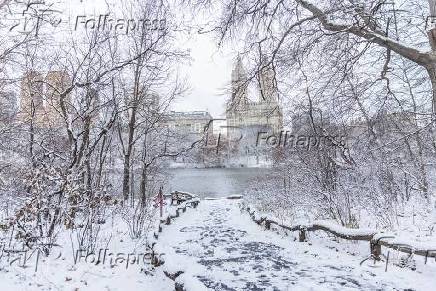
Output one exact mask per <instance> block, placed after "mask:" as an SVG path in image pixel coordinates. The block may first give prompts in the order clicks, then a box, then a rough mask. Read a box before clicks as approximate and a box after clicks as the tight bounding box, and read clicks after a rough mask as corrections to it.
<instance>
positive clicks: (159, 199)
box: [154, 187, 166, 217]
mask: <svg viewBox="0 0 436 291" xmlns="http://www.w3.org/2000/svg"><path fill="white" fill-rule="evenodd" d="M154 202H155V204H154V207H156V208H157V207H159V210H160V217H162V216H163V206H164V205H165V204H166V203H165V201H164V197H163V191H162V187H160V189H159V194H157V196H156V197H155V198H154Z"/></svg>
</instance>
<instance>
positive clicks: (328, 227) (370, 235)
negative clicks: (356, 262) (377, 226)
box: [242, 205, 436, 263]
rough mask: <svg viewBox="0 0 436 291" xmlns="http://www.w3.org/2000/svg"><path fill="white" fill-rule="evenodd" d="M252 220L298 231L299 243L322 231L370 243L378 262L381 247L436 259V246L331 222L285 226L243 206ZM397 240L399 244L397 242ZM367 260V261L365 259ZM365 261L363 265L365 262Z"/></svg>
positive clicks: (371, 250) (269, 226)
mask: <svg viewBox="0 0 436 291" xmlns="http://www.w3.org/2000/svg"><path fill="white" fill-rule="evenodd" d="M242 208H243V209H245V210H246V211H247V212H248V213H249V215H250V216H251V218H252V220H253V221H254V222H256V223H257V224H258V225H264V226H265V228H266V229H268V230H269V229H271V225H276V226H277V227H280V228H282V229H285V230H288V231H291V232H294V231H298V233H299V235H298V238H299V241H300V242H304V241H306V240H307V232H309V231H318V230H322V231H325V232H327V233H330V234H332V235H334V236H336V237H339V238H342V239H346V240H357V241H368V242H369V246H370V252H371V255H370V257H369V258H371V259H374V260H376V261H380V260H381V259H382V257H383V254H382V251H381V247H382V246H384V247H386V248H390V249H393V250H396V251H400V252H403V253H406V254H409V255H419V256H423V257H425V263H427V259H428V258H435V259H436V245H435V247H431V248H425V247H422V246H417V245H415V246H414V245H413V243H401V242H399V241H398V238H397V237H395V236H393V235H388V234H385V233H383V232H379V231H374V230H362V229H350V228H346V227H342V226H339V225H334V224H331V223H329V222H323V221H320V222H314V223H312V224H307V225H302V224H300V225H292V226H289V225H285V224H282V223H279V222H277V221H275V220H274V219H271V218H268V217H267V216H261V215H257V213H256V211H255V210H254V209H253V207H250V206H244V205H243V206H242ZM396 240H397V242H396ZM369 258H368V259H369ZM365 260H366V259H365ZM365 260H363V261H362V263H363V262H364V261H365Z"/></svg>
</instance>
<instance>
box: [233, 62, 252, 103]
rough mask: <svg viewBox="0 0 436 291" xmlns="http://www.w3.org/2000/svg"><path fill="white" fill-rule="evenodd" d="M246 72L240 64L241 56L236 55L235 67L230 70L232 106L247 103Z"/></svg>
mask: <svg viewBox="0 0 436 291" xmlns="http://www.w3.org/2000/svg"><path fill="white" fill-rule="evenodd" d="M247 87H248V86H247V74H246V72H245V69H244V65H243V64H242V60H241V57H240V56H238V58H237V60H236V64H235V67H234V68H233V71H232V98H231V103H232V105H233V106H238V105H244V104H247V103H248V96H247Z"/></svg>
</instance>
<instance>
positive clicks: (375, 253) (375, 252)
mask: <svg viewBox="0 0 436 291" xmlns="http://www.w3.org/2000/svg"><path fill="white" fill-rule="evenodd" d="M369 247H370V249H371V255H372V257H373V258H374V261H380V260H381V258H380V255H381V253H382V252H381V245H380V244H378V243H377V242H372V241H371V242H370V243H369Z"/></svg>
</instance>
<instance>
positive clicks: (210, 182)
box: [166, 168, 271, 198]
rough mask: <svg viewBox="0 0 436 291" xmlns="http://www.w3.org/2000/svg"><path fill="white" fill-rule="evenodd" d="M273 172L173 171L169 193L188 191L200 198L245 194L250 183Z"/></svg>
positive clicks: (250, 170)
mask: <svg viewBox="0 0 436 291" xmlns="http://www.w3.org/2000/svg"><path fill="white" fill-rule="evenodd" d="M270 172H271V170H270V169H265V168H235V169H231V168H208V169H172V170H171V171H170V173H171V174H172V178H171V179H170V184H169V186H168V187H167V189H166V190H167V191H174V190H179V191H187V192H191V193H195V194H197V195H199V196H200V197H202V198H204V197H225V196H228V195H234V194H243V192H244V190H245V188H246V187H248V185H249V183H250V181H252V180H254V179H258V178H260V177H262V176H265V175H267V174H269V173H270Z"/></svg>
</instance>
